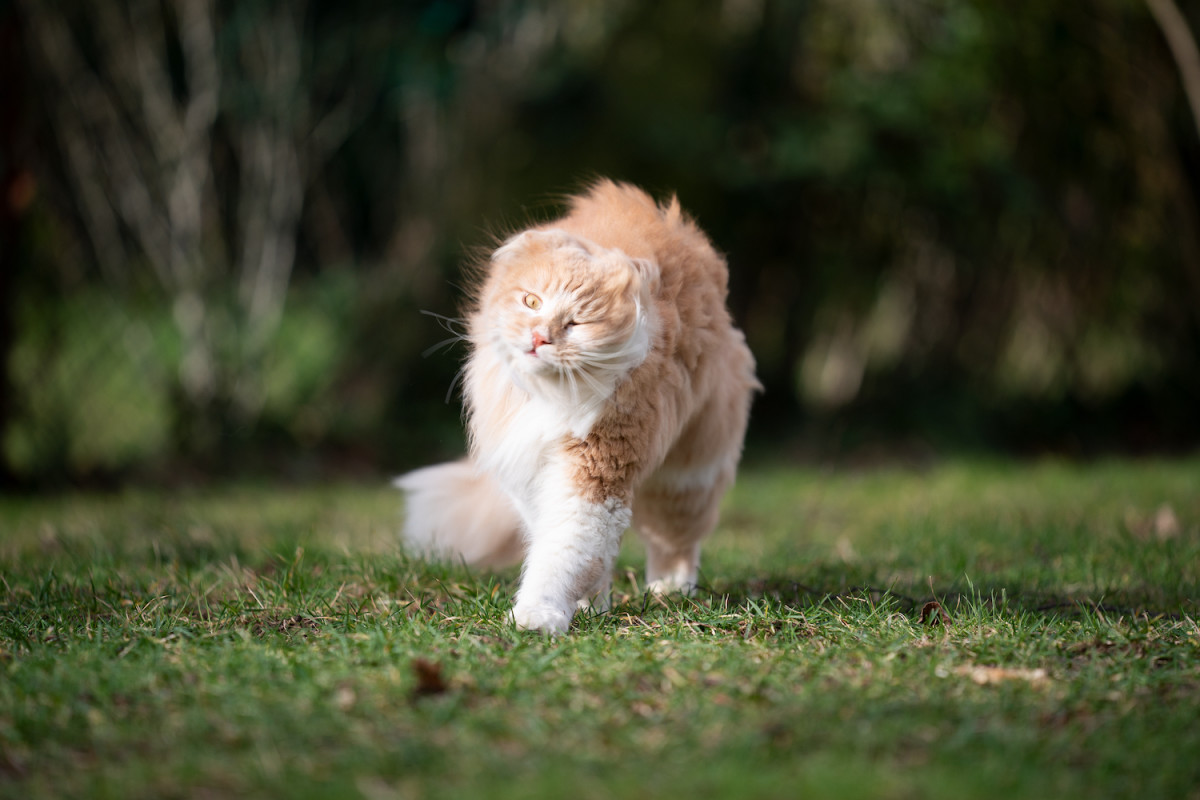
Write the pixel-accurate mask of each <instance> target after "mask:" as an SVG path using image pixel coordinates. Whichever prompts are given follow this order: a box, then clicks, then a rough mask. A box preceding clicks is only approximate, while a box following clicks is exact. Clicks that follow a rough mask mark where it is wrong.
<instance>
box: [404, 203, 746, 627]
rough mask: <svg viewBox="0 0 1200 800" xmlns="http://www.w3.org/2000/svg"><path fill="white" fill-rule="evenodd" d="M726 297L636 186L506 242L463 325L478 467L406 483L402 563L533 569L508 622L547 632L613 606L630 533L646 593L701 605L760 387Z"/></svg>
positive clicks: (690, 230)
mask: <svg viewBox="0 0 1200 800" xmlns="http://www.w3.org/2000/svg"><path fill="white" fill-rule="evenodd" d="M727 283H728V270H727V268H726V265H725V260H724V258H722V257H721V256H720V255H719V254H718V253H717V252H716V251H715V250H714V249H713V247H712V245H711V244H710V243H709V241H708V239H707V237H706V236H705V235H704V233H703V232H702V231H701V230H700V229H699V227H697V226H696V224H695V223H694V222H692V221H691V219H690V218H688V217H687V216H686V215H685V214H684V213H683V212H682V211H681V210H680V207H679V202H678V200H677V199H676V198H674V197H672V198H671V200H670V201H669V202H667V203H665V204H663V205H662V206H659V205H656V204H655V202H654V201H653V200H652V199H651V198H650V197H649V196H648V195H647V194H646V193H645V192H643V191H641V190H640V189H637V188H635V187H633V186H630V185H628V184H620V183H614V182H611V181H601V182H599V183H596V184H595V185H593V186H592V187H591V188H590V189H589V190H588V191H586V192H584V193H582V194H580V195H578V196H575V197H573V198H571V201H570V207H569V211H568V213H567V214H566V216H564V217H562V218H561V219H558V220H556V221H554V222H550V223H547V224H544V225H538V226H535V227H533V228H530V229H529V230H526V231H524V232H522V233H519V234H517V235H515V236H512V237H511V238H509V239H508V240H507V241H505V242H504V243H503V244H502V245H501V246H500V247H499V248H498V249H497V250H496V251H495V252H494V253H493V254H492V256H491V258H490V260H489V261H488V262H487V263H486V264H485V265H484V266H483V269H482V271H481V275H480V281H479V284H478V286H477V288H476V291H475V300H474V304H473V306H472V308H471V310H470V312H469V314H468V332H467V336H466V338H467V340H468V341H469V344H470V356H469V358H468V360H467V364H466V368H465V383H464V393H465V397H466V416H467V423H468V428H469V434H470V457H469V458H468V459H467V460H463V461H458V462H453V463H449V464H442V465H438V466H433V467H427V468H425V469H420V470H417V471H415V472H411V473H409V474H407V475H405V476H402V477H401V478H399V479H397V481H396V484H397V485H398V486H400V487H401V488H402V489H404V490H406V492H407V494H408V497H407V506H406V520H405V527H404V536H405V539H406V540H407V542H408V545H409V546H410V547H412V548H414V549H416V550H418V551H420V552H422V553H425V554H427V555H432V556H435V557H448V558H452V559H455V560H464V561H466V562H467V563H470V564H478V565H484V566H501V565H504V564H507V563H514V562H516V561H517V560H520V559H521V558H524V567H523V570H522V575H521V582H520V587H519V589H518V591H517V594H516V600H515V604H514V607H513V610H512V618H513V620H514V621H515V622H516V624H517V626H518V627H520V628H525V629H533V630H539V631H544V632H547V633H552V634H557V633H562V632H564V631H565V630H566V629H567V627H568V625H569V624H570V621H571V617H572V615H573V614H574V612H575V610H576V608H577V607H587V606H588V605H592V606H593V607H598V608H607V603H608V594H609V590H610V585H611V580H612V566H613V559H614V558H615V557H616V554H617V550H618V548H619V546H620V540H621V536H622V534H623V533H624V531H625V529H626V528H628V527H630V526H631V525H632V526H633V527H634V528H635V529H636V530H637V532H638V533H639V534H640V535H641V537H642V538H643V539H644V541H645V544H646V554H647V559H646V579H647V582H648V585H649V587H650V589H651V590H652V591H655V592H668V591H673V590H683V591H688V590H690V589H691V588H693V587H694V586H695V584H696V577H697V570H698V568H699V564H700V542H701V540H702V539H703V538H704V537H705V536H706V535H707V534H709V533H710V532H711V531H712V529H713V528H714V527H715V525H716V523H717V513H718V505H719V503H720V501H721V497H722V495H723V494H724V493H725V490H726V489H728V488H729V486H730V484H731V483H732V482H733V479H734V473H735V471H736V469H737V464H738V460H739V458H740V456H741V450H742V439H743V436H744V434H745V430H746V422H747V417H748V415H749V409H750V400H751V396H752V394H753V393H754V391H755V390H756V389H757V388H760V387H759V384H758V382H757V380H756V379H755V377H754V359H753V356H752V355H751V354H750V350H749V348H747V346H746V342H745V338H744V337H743V335H742V333H741V331H739V330H737V329H736V328H735V327H734V326H733V324H732V322H731V320H730V317H729V312H728V311H727V310H726V307H725V298H726V294H727Z"/></svg>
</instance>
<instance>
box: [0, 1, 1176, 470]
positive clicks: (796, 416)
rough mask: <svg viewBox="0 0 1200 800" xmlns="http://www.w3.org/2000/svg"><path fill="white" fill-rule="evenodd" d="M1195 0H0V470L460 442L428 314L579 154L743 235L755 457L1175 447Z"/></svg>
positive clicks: (743, 308)
mask: <svg viewBox="0 0 1200 800" xmlns="http://www.w3.org/2000/svg"><path fill="white" fill-rule="evenodd" d="M1181 9H1182V12H1183V13H1181ZM1196 31H1200V7H1198V6H1197V4H1195V3H1192V2H1188V3H1186V4H1184V3H1180V4H1179V5H1176V0H1094V2H1088V3H1047V2H1045V0H1006V2H995V0H904V2H900V0H722V1H721V2H696V1H695V0H663V1H662V2H634V1H633V0H624V1H621V0H578V1H577V2H560V1H558V0H540V1H539V0H528V1H521V0H477V1H476V2H470V1H469V0H435V1H434V2H425V3H414V2H383V1H382V0H343V1H342V2H339V3H322V2H315V0H309V1H308V2H305V1H304V0H283V1H281V2H266V1H264V0H237V2H233V1H232V0H105V2H90V1H89V0H73V1H66V0H62V1H60V0H0V174H2V175H3V195H2V197H0V200H2V204H0V205H2V207H0V214H2V219H0V257H2V269H0V363H2V364H3V367H4V369H3V370H2V371H0V444H2V448H0V481H3V483H4V484H5V485H8V486H10V487H13V486H15V487H37V486H53V485H109V484H115V483H122V482H126V481H145V480H149V481H160V480H164V479H166V480H192V479H195V480H201V479H205V478H209V477H228V476H230V475H247V474H250V475H267V476H274V477H282V478H289V479H306V478H318V477H326V476H330V475H333V476H338V475H341V476H345V475H356V476H363V475H384V474H388V473H390V472H393V471H398V470H401V469H404V468H407V467H410V466H414V465H416V464H420V463H427V462H431V461H434V460H438V459H441V458H445V457H451V456H454V455H457V454H458V453H461V452H462V449H463V437H462V433H461V426H460V420H459V409H460V406H459V398H458V396H457V394H455V393H453V392H451V393H450V394H449V397H448V392H449V391H450V389H451V385H452V382H453V379H454V375H455V373H456V371H457V369H458V366H459V363H460V361H461V359H462V357H463V355H464V349H463V347H462V345H461V344H457V345H454V346H452V347H448V348H446V349H443V350H437V351H435V352H432V353H427V351H428V350H429V348H431V347H432V346H433V345H435V344H437V343H438V342H439V341H441V340H443V339H445V338H446V337H447V336H448V335H449V334H447V333H446V332H445V331H443V330H442V329H441V327H439V323H438V321H437V320H436V319H435V318H433V317H431V316H426V315H423V314H422V313H421V312H422V310H426V311H431V312H435V313H437V314H442V315H447V316H454V315H456V314H457V313H458V312H457V308H458V304H459V302H460V299H461V297H462V292H461V286H462V281H463V271H462V267H463V264H464V263H465V262H466V261H467V260H468V259H469V257H470V255H471V253H472V252H473V251H474V250H475V249H477V248H479V247H480V246H483V245H486V244H487V243H488V242H489V241H490V240H491V239H490V237H491V235H492V234H493V233H496V232H503V231H506V230H511V229H513V228H514V227H517V226H519V225H521V224H522V223H524V222H528V221H531V220H541V219H546V218H548V217H550V216H551V215H553V214H555V213H556V212H557V211H558V210H559V209H560V208H561V206H560V205H559V201H560V198H561V196H562V194H563V193H566V192H570V191H572V190H574V189H576V188H579V187H580V186H581V185H582V184H583V182H585V181H586V180H587V179H588V178H591V177H595V176H600V175H603V176H611V177H614V178H618V179H623V180H628V181H631V182H634V183H637V184H639V185H641V186H643V187H645V188H646V189H648V190H650V191H651V192H652V193H654V194H656V195H659V196H665V195H667V194H669V193H670V192H678V194H679V196H680V199H681V201H682V203H683V205H684V207H685V208H686V209H687V210H689V211H690V212H691V213H692V214H693V215H694V216H695V217H696V219H697V220H698V221H699V223H700V224H701V226H702V227H703V228H704V229H705V230H706V231H707V232H708V233H709V234H710V236H711V237H712V239H713V240H714V242H715V243H716V245H717V247H718V249H720V250H722V251H723V252H725V253H726V254H727V255H728V258H729V262H730V265H731V272H732V277H731V299H730V303H731V307H732V309H733V312H734V315H735V317H736V318H737V320H738V323H739V324H740V325H741V326H742V327H743V328H744V329H745V331H746V333H747V336H748V339H749V341H750V345H751V347H752V349H753V350H754V352H755V354H756V356H757V358H758V364H759V374H760V377H761V379H762V381H763V383H764V384H765V385H766V392H765V393H764V394H763V395H762V396H761V397H759V398H758V402H757V404H756V407H755V410H754V414H753V420H752V430H751V440H750V448H751V451H752V453H753V454H755V455H762V456H763V457H779V458H814V459H825V458H851V459H853V458H878V457H899V458H904V459H913V458H915V459H925V458H929V457H933V456H936V455H938V454H942V453H951V452H997V453H1004V454H1014V453H1016V454H1040V453H1055V454H1064V455H1068V456H1083V457H1087V456H1093V455H1097V454H1106V453H1146V452H1164V451H1166V452H1179V451H1184V450H1189V449H1193V448H1195V447H1196V445H1197V443H1198V442H1200V130H1198V124H1200V116H1198V115H1200V56H1198V55H1197V50H1196V46H1195V36H1194V32H1196ZM1189 97H1190V98H1191V102H1189Z"/></svg>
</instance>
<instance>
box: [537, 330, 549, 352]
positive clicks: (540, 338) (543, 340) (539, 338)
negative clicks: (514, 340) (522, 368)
mask: <svg viewBox="0 0 1200 800" xmlns="http://www.w3.org/2000/svg"><path fill="white" fill-rule="evenodd" d="M544 344H550V340H549V339H547V338H546V337H545V336H542V333H541V331H534V332H533V349H534V350H537V349H538V348H539V347H541V346H542V345H544Z"/></svg>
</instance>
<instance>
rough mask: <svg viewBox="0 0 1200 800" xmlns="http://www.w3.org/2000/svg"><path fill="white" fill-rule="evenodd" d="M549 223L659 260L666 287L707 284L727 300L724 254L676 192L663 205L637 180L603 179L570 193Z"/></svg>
mask: <svg viewBox="0 0 1200 800" xmlns="http://www.w3.org/2000/svg"><path fill="white" fill-rule="evenodd" d="M551 227H557V228H562V229H564V230H567V231H568V232H570V233H574V234H576V235H578V236H582V237H583V238H585V239H589V240H591V241H593V242H595V243H596V244H598V245H601V246H602V247H615V248H618V249H620V250H622V251H624V253H625V254H626V255H628V256H630V257H632V258H646V259H650V260H652V261H655V262H657V263H658V265H659V270H660V272H661V276H662V281H663V290H664V291H665V292H669V293H674V292H675V291H678V290H680V289H682V288H684V287H693V288H696V289H703V290H707V291H711V292H715V294H716V296H715V297H714V298H713V299H714V300H715V301H716V302H717V303H718V304H720V305H722V306H723V305H724V300H725V293H726V289H727V286H728V280H729V273H728V270H727V268H726V266H725V259H724V258H722V257H721V255H720V254H718V253H717V251H716V250H715V249H714V248H713V246H712V244H711V243H710V242H709V240H708V237H707V236H705V234H704V232H703V231H701V230H700V228H699V226H697V225H696V223H695V222H693V221H692V220H691V218H689V217H688V216H687V215H686V214H685V213H684V212H683V210H682V209H681V208H680V205H679V200H678V198H676V197H675V196H672V197H671V198H670V200H669V201H667V202H666V203H663V204H662V205H659V204H658V203H656V202H655V201H654V199H653V198H652V197H651V196H650V195H648V194H646V192H644V191H642V190H641V189H639V188H638V187H636V186H632V185H630V184H627V183H617V182H615V181H611V180H602V181H599V182H597V183H595V184H593V185H592V186H591V187H590V188H589V189H587V190H586V191H584V192H582V193H580V194H579V195H576V196H575V197H573V198H571V208H570V211H569V213H568V214H567V216H566V217H564V218H563V219H562V220H560V221H557V222H554V223H552V226H551ZM707 291H706V293H707Z"/></svg>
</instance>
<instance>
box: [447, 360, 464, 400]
mask: <svg viewBox="0 0 1200 800" xmlns="http://www.w3.org/2000/svg"><path fill="white" fill-rule="evenodd" d="M466 372H467V368H466V367H463V368H462V369H460V370H459V371H458V372H456V373H454V377H453V378H451V379H450V385H449V386H448V387H446V396H445V397H444V398H442V402H443V403H445V404H446V405H450V396H451V395H453V394H454V388H455V387H456V386H458V384H459V383H461V382H462V379H463V376H464V375H465V374H466Z"/></svg>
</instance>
